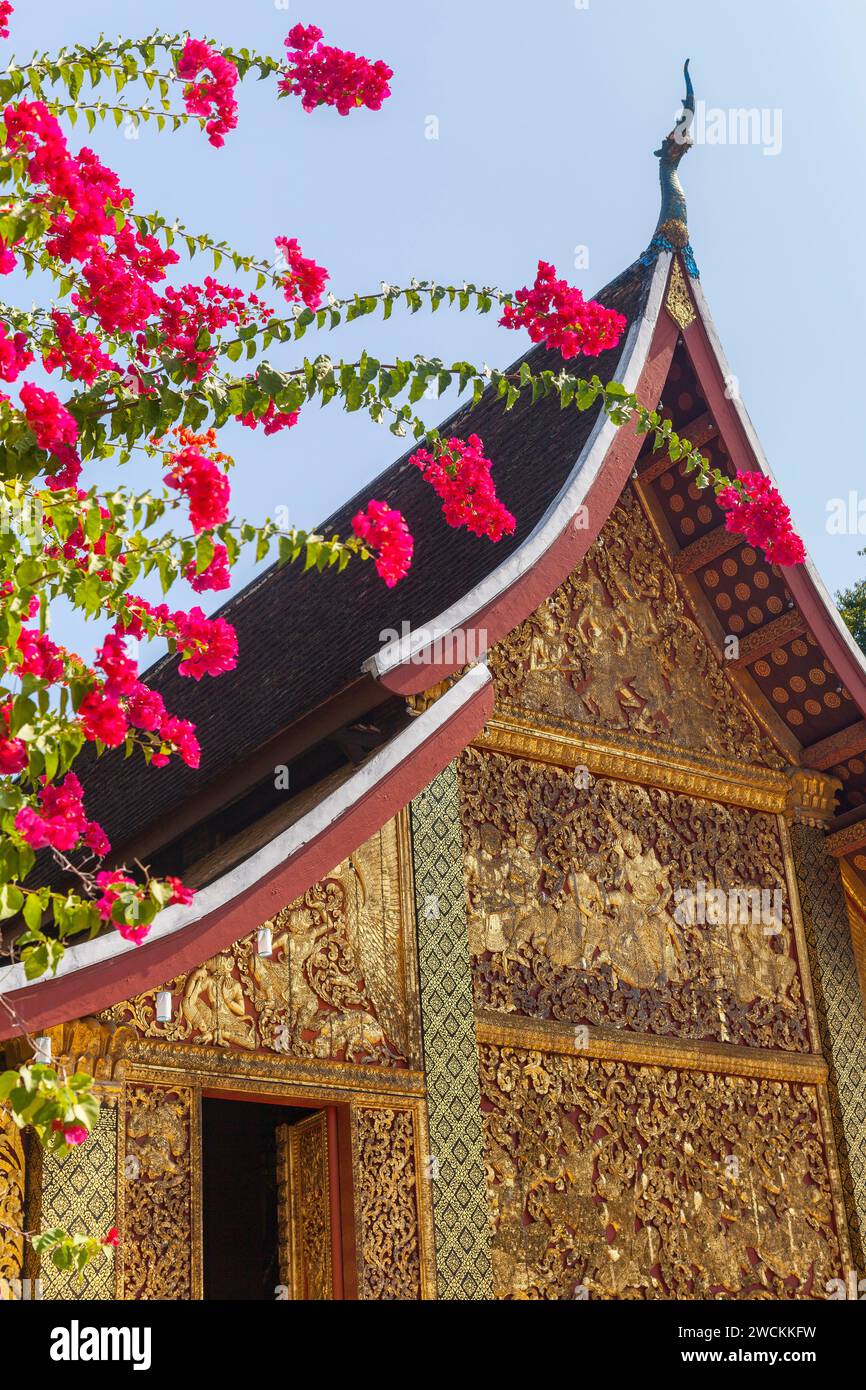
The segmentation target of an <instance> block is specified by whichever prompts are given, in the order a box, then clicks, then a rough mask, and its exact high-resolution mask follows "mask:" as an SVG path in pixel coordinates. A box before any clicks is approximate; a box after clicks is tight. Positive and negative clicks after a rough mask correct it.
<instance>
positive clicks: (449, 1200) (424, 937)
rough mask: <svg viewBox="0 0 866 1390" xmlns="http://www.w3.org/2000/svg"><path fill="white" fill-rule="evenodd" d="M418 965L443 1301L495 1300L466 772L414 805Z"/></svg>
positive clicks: (434, 786) (449, 777)
mask: <svg viewBox="0 0 866 1390" xmlns="http://www.w3.org/2000/svg"><path fill="white" fill-rule="evenodd" d="M411 810H412V857H413V866H414V876H415V904H416V917H417V922H418V970H419V979H420V993H421V1020H422V1027H423V1034H424V1066H425V1069H426V1074H427V1098H428V1108H429V1115H430V1148H431V1158H430V1169H431V1176H432V1178H433V1181H432V1183H431V1187H432V1190H433V1219H434V1224H435V1228H436V1273H437V1283H438V1293H439V1297H440V1298H453V1299H492V1297H493V1273H492V1265H491V1256H490V1218H489V1214H488V1207H487V1188H486V1180H485V1170H484V1150H483V1140H482V1133H481V1094H480V1089H479V1082H478V1048H477V1044H476V1041H475V1013H474V1006H473V999H472V975H471V969H470V963H469V939H468V935H467V925H466V892H465V888H464V882H463V846H462V841H461V834H460V815H459V808H458V787H457V772H456V769H455V767H454V766H453V764H452V766H450V767H447V768H446V769H445V771H444V772H441V773H440V774H439V776H438V777H437V778H436V779H435V780H434V781H433V782H431V783H430V785H429V787H427V788H426V789H425V790H424V791H423V792H422V793H421V795H420V796H418V797H416V798H415V800H414V801H413V802H412V808H411Z"/></svg>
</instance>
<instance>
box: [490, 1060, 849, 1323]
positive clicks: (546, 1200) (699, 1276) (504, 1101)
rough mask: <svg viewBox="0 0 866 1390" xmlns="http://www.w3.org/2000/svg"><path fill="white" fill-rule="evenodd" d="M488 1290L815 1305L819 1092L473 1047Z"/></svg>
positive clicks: (823, 1189)
mask: <svg viewBox="0 0 866 1390" xmlns="http://www.w3.org/2000/svg"><path fill="white" fill-rule="evenodd" d="M481 1090H482V1109H483V1114H484V1126H485V1140H486V1150H487V1163H488V1183H489V1192H490V1200H491V1208H492V1213H493V1221H494V1238H493V1267H494V1280H495V1287H496V1296H497V1297H499V1298H508V1297H517V1298H530V1299H564V1298H576V1297H577V1298H580V1297H583V1298H586V1297H589V1298H602V1299H611V1298H617V1299H619V1298H626V1299H646V1298H677V1299H683V1298H685V1299H689V1298H772V1299H786V1298H809V1297H814V1298H822V1297H825V1296H826V1294H825V1285H826V1283H827V1281H828V1280H829V1279H832V1278H837V1277H839V1276H840V1274H841V1273H842V1272H843V1268H844V1257H843V1254H842V1251H841V1249H840V1243H839V1239H838V1237H837V1233H836V1229H835V1226H834V1217H833V1203H832V1198H831V1190H830V1180H829V1174H828V1167H827V1158H826V1154H825V1150H824V1145H823V1140H822V1131H821V1121H820V1115H819V1110H818V1105H817V1096H816V1089H815V1088H814V1087H812V1086H808V1085H804V1084H801V1083H792V1082H781V1081H768V1080H762V1079H758V1078H747V1077H733V1076H725V1075H713V1074H709V1073H702V1072H682V1071H677V1070H675V1069H673V1068H671V1069H669V1068H663V1067H655V1066H640V1065H636V1064H630V1063H623V1062H613V1061H603V1060H600V1059H593V1058H584V1057H565V1056H559V1055H551V1054H546V1053H543V1052H534V1051H527V1050H524V1049H518V1048H509V1047H498V1046H493V1045H484V1046H482V1048H481Z"/></svg>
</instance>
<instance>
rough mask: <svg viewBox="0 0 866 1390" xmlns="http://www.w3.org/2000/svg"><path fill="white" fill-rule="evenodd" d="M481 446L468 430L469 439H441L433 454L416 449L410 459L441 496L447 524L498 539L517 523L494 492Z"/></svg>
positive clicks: (488, 462) (509, 531)
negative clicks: (443, 440) (441, 441)
mask: <svg viewBox="0 0 866 1390" xmlns="http://www.w3.org/2000/svg"><path fill="white" fill-rule="evenodd" d="M483 450H484V444H483V442H482V440H480V439H479V438H478V435H477V434H470V436H469V439H468V441H467V440H464V439H458V438H457V437H456V436H455V437H453V438H451V439H448V440H446V441H445V442H444V443H440V444H439V446H438V447H437V449H436V452H435V454H431V453H430V452H429V450H427V449H416V450H415V453H414V454H413V455H412V457H411V458H410V460H409V462H410V463H414V464H415V466H416V468H420V469H421V473H422V474H423V476H424V479H425V480H426V481H427V482H428V483H429V484H430V486H431V487H432V488H433V491H434V492H435V493H436V494H437V495H438V496H439V497H441V498H442V503H443V505H442V515H443V516H444V517H445V520H446V521H447V522H448V525H449V526H465V527H466V529H467V531H471V532H472V534H473V535H475V536H487V538H488V539H489V540H491V541H498V540H501V539H502V537H503V536H510V535H511V534H512V532H513V531H514V528H515V526H516V525H517V523H516V521H515V519H514V517H513V516H512V515H511V512H510V511H509V510H508V508H507V507H505V506H503V504H502V503H501V502H500V500H499V498H498V497H497V496H496V488H495V487H494V484H493V479H492V478H491V476H490V469H491V462H490V459H489V458H485V457H484V452H483Z"/></svg>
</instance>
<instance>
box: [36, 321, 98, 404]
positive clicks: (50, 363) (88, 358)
mask: <svg viewBox="0 0 866 1390" xmlns="http://www.w3.org/2000/svg"><path fill="white" fill-rule="evenodd" d="M51 319H52V322H53V324H54V333H55V337H56V342H55V343H54V345H53V346H52V347H51V348H50V349H49V351H48V352H47V353H45V355H44V357H43V358H42V363H43V366H44V367H45V370H46V371H48V372H53V371H55V370H56V368H58V367H60V368H61V370H62V371H63V372H64V373H65V374H66V375H67V376H69V377H71V378H72V380H73V381H83V382H84V384H85V385H86V386H92V385H93V383H94V381H95V380H96V378H97V377H98V376H99V373H100V372H111V371H115V370H116V368H115V365H114V363H113V362H112V360H111V358H110V357H108V356H107V355H106V354H105V353H104V352H103V351H102V345H101V343H100V341H99V339H98V338H97V336H96V334H95V333H79V332H78V331H77V329H76V328H75V326H74V324H73V322H72V319H71V318H70V317H69V315H68V314H62V313H61V312H60V310H59V309H54V310H52V313H51Z"/></svg>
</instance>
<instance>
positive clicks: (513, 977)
mask: <svg viewBox="0 0 866 1390" xmlns="http://www.w3.org/2000/svg"><path fill="white" fill-rule="evenodd" d="M460 782H461V815H462V818H463V834H464V847H465V867H466V884H467V894H468V904H469V941H470V950H471V952H472V955H473V971H474V984H475V999H476V1006H478V1007H481V1008H485V1009H493V1010H501V1011H504V1012H506V1013H518V1014H523V1015H525V1016H527V1017H531V1018H552V1019H558V1020H560V1021H566V1022H573V1023H575V1024H577V1023H589V1024H611V1025H614V1026H617V1027H622V1028H626V1029H630V1030H633V1031H638V1032H647V1033H656V1034H664V1035H671V1036H678V1037H683V1038H703V1039H714V1040H716V1041H719V1042H733V1043H740V1044H743V1045H746V1046H751V1047H773V1048H784V1049H787V1050H793V1051H808V1050H809V1038H808V1028H807V1018H806V1012H805V1008H804V1003H803V996H802V988H801V982H800V978H799V973H798V963H797V959H796V951H795V943H794V932H793V923H792V918H791V913H790V905H789V903H788V897H787V887H786V875H785V864H784V853H783V848H782V844H781V841H780V837H779V831H778V827H777V825H776V822H775V820H774V818H773V817H772V816H769V815H766V814H764V813H758V812H750V811H747V810H744V809H742V808H739V807H733V806H723V805H720V804H717V803H714V802H709V801H703V800H699V799H697V798H694V797H688V796H684V795H674V794H672V793H670V792H667V791H664V790H661V789H657V788H650V787H640V786H635V785H633V784H631V783H627V782H617V781H614V780H612V779H609V778H601V777H599V778H596V779H595V780H594V781H593V783H592V785H591V786H590V787H589V788H587V789H586V790H583V789H580V788H578V787H576V786H575V782H574V778H573V776H572V775H571V774H570V773H569V772H568V771H567V770H565V769H563V768H558V767H554V766H551V765H548V764H544V763H534V762H530V761H528V760H526V759H522V758H511V757H504V756H502V755H500V754H496V753H490V752H487V751H481V750H479V749H474V748H473V749H468V750H467V751H466V752H465V753H464V754H463V756H462V758H461V760H460ZM719 890H721V893H720V892H719ZM743 890H749V895H748V896H747V897H746V898H743V896H742V894H743ZM719 899H721V902H722V908H723V910H722V911H721V912H719V911H717V910H716V909H717V905H718V901H719ZM756 901H757V902H758V904H759V905H760V908H761V910H760V911H756V910H754V908H755V902H756ZM729 904H730V910H728V907H729ZM765 908H769V909H770V910H769V912H767V911H765V910H764V909H765ZM776 913H778V916H776Z"/></svg>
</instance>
